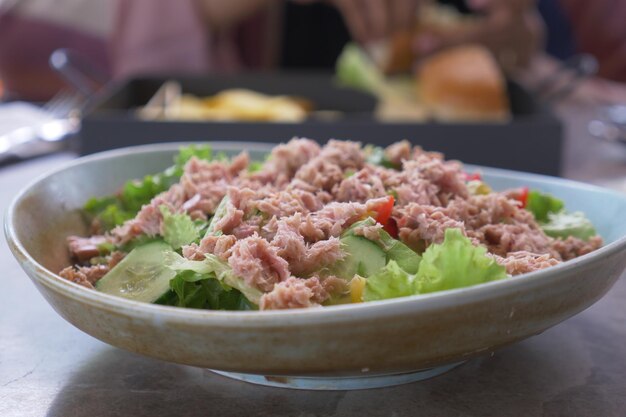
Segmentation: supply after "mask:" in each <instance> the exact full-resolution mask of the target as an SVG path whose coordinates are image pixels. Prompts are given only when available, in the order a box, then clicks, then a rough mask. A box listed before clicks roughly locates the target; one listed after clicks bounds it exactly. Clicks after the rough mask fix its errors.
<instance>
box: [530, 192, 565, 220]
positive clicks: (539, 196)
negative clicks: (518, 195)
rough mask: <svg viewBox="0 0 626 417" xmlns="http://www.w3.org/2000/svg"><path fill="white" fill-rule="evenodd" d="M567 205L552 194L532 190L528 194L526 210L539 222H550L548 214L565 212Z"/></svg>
mask: <svg viewBox="0 0 626 417" xmlns="http://www.w3.org/2000/svg"><path fill="white" fill-rule="evenodd" d="M564 207H565V203H563V200H560V199H558V198H556V197H554V196H552V195H550V194H546V193H542V192H540V191H537V190H531V191H530V192H529V193H528V201H527V203H526V210H528V211H530V212H531V213H532V214H533V215H534V216H535V219H537V221H538V222H545V221H548V214H550V213H558V212H559V211H561V210H563V208H564Z"/></svg>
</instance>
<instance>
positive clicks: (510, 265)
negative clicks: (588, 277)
mask: <svg viewBox="0 0 626 417" xmlns="http://www.w3.org/2000/svg"><path fill="white" fill-rule="evenodd" d="M494 257H495V259H496V261H497V262H498V263H499V264H500V265H503V266H504V267H505V268H506V272H507V273H508V274H510V275H520V274H525V273H527V272H533V271H538V270H540V269H545V268H549V267H551V266H554V265H558V264H559V263H560V262H559V261H558V260H557V259H555V258H553V257H552V256H550V255H549V254H542V255H539V254H536V253H531V252H527V251H519V252H511V253H509V254H507V256H506V258H502V257H499V256H494Z"/></svg>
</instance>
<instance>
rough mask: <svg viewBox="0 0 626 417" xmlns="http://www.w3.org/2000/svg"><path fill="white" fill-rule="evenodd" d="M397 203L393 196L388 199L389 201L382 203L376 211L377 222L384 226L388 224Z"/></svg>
mask: <svg viewBox="0 0 626 417" xmlns="http://www.w3.org/2000/svg"><path fill="white" fill-rule="evenodd" d="M394 203H395V199H394V198H393V196H392V195H390V196H388V197H387V201H385V202H384V203H382V204H381V205H380V206H378V208H377V209H376V219H374V220H376V221H377V222H378V223H380V224H382V225H383V226H384V225H386V224H387V222H388V221H389V218H390V217H391V211H392V210H393V204H394Z"/></svg>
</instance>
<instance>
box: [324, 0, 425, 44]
mask: <svg viewBox="0 0 626 417" xmlns="http://www.w3.org/2000/svg"><path fill="white" fill-rule="evenodd" d="M329 1H330V3H331V4H333V5H335V7H337V9H339V11H340V12H341V14H342V15H343V18H344V20H345V22H346V25H347V26H348V29H349V30H350V33H351V34H352V37H353V38H354V39H355V40H356V41H358V42H360V43H368V42H371V41H374V40H378V39H381V38H384V37H386V36H389V35H391V34H392V33H395V32H398V31H402V30H407V29H410V28H411V27H412V26H413V25H414V24H415V20H416V13H417V6H418V4H419V3H420V1H419V0H329Z"/></svg>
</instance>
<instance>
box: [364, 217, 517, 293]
mask: <svg viewBox="0 0 626 417" xmlns="http://www.w3.org/2000/svg"><path fill="white" fill-rule="evenodd" d="M506 277H507V274H506V270H505V268H504V267H503V266H502V265H499V264H498V263H497V262H496V261H495V260H494V259H493V258H492V257H489V256H487V249H486V248H484V247H482V246H474V245H473V244H472V242H471V241H470V240H469V239H468V238H467V237H465V236H463V234H462V233H461V231H460V230H459V229H448V230H446V232H445V238H444V241H443V242H442V243H441V244H433V245H430V246H429V247H428V249H426V251H425V252H424V253H423V254H422V257H421V261H420V263H419V266H418V269H417V272H416V273H414V274H412V273H409V272H407V271H406V270H404V269H403V268H401V267H400V266H399V264H398V262H396V261H395V260H390V261H389V262H388V263H387V265H386V266H385V267H384V268H383V269H382V270H380V271H379V272H378V273H376V274H374V275H372V276H370V277H369V278H367V281H366V284H365V289H364V291H363V301H373V300H383V299H388V298H396V297H405V296H408V295H415V294H426V293H430V292H435V291H443V290H450V289H454V288H462V287H469V286H472V285H476V284H481V283H484V282H490V281H495V280H499V279H504V278H506Z"/></svg>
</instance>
